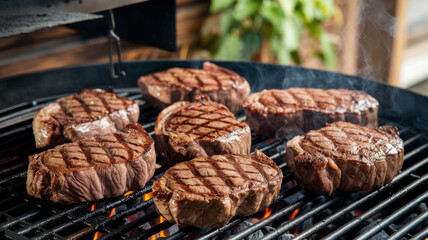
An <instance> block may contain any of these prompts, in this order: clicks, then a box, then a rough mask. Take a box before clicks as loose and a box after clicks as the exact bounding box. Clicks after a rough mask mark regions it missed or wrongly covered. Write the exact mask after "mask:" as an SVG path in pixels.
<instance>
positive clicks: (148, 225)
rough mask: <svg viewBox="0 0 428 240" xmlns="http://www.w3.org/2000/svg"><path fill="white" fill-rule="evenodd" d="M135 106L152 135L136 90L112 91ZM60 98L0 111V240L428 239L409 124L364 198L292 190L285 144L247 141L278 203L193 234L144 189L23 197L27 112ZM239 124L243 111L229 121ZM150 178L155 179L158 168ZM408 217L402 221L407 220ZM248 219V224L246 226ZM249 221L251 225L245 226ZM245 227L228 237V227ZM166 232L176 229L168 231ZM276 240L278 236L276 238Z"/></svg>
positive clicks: (153, 113)
mask: <svg viewBox="0 0 428 240" xmlns="http://www.w3.org/2000/svg"><path fill="white" fill-rule="evenodd" d="M116 92H118V93H119V94H120V95H122V96H126V97H128V98H130V99H134V100H137V101H138V102H139V104H140V109H141V116H140V123H141V124H142V125H143V127H144V128H145V129H146V130H147V131H148V132H149V134H150V135H152V136H153V134H154V132H153V129H154V125H155V121H156V117H157V114H158V111H157V110H155V109H153V108H151V107H150V106H148V105H147V104H145V103H144V101H143V100H142V99H141V97H142V96H141V94H140V93H139V91H138V89H134V88H130V89H117V90H116ZM58 97H62V96H52V97H50V98H45V99H38V100H35V101H32V102H29V103H23V104H20V105H16V106H13V107H10V108H7V109H3V110H0V146H1V149H0V238H2V239H68V238H74V239H95V238H99V239H129V238H132V239H156V238H158V239H212V238H216V239H219V238H225V237H228V238H229V239H244V238H245V237H250V238H251V239H289V238H291V237H294V239H318V238H325V239H351V238H357V239H369V238H370V237H373V236H380V235H382V236H387V237H389V238H390V239H401V238H403V237H404V238H405V239H424V238H425V237H426V236H428V224H427V223H428V210H427V209H426V205H427V203H428V200H427V199H428V191H427V189H428V188H427V183H428V174H426V169H427V167H428V138H427V136H425V135H423V134H421V133H418V132H416V131H414V130H413V129H412V128H411V127H409V126H402V125H398V124H396V123H394V122H390V121H388V120H387V119H383V120H381V121H380V125H393V126H397V127H398V128H399V131H400V137H401V138H402V139H403V140H404V144H405V157H404V164H403V168H402V170H401V172H400V173H399V174H398V176H396V177H395V178H394V180H393V182H392V183H391V184H389V185H387V186H385V187H383V188H380V189H377V190H373V191H370V192H366V193H363V192H358V193H342V192H335V193H334V194H333V195H332V196H328V197H326V196H317V195H312V194H308V193H307V192H305V191H303V190H301V188H300V187H299V186H297V185H296V183H295V181H294V180H293V177H292V176H291V175H290V173H289V171H288V168H287V166H286V164H285V163H284V156H285V150H286V149H285V140H279V139H268V138H255V139H253V142H252V150H253V151H254V148H258V149H259V150H261V151H263V152H264V153H265V154H267V155H268V156H270V157H271V158H272V159H273V160H274V161H275V162H276V163H277V164H278V165H279V166H280V168H281V169H282V171H283V175H284V180H283V186H282V189H281V192H280V195H279V197H278V200H277V201H276V202H275V203H273V204H272V205H271V206H270V207H269V209H270V211H272V213H271V215H266V214H265V216H263V217H262V215H263V213H260V214H256V215H254V216H249V217H239V216H238V217H235V218H233V219H232V220H231V221H230V222H229V224H227V225H226V226H224V227H221V228H218V229H197V228H194V227H185V226H184V227H183V226H177V225H174V224H171V223H168V222H166V221H161V218H160V216H159V214H158V213H157V212H156V211H155V210H154V207H153V200H152V199H150V198H149V197H147V196H149V195H150V192H151V185H150V184H148V185H147V186H146V187H145V188H144V189H141V190H139V191H135V192H133V193H130V194H129V195H126V196H122V197H117V198H112V199H106V200H102V201H99V202H90V203H83V204H77V205H70V206H61V205H58V204H54V203H52V202H50V201H44V200H39V199H36V198H34V197H31V196H29V195H28V194H27V192H26V172H27V165H28V155H30V154H34V153H36V152H37V150H36V149H35V147H34V139H33V134H32V126H31V121H32V118H33V116H34V114H35V112H36V111H37V110H38V109H40V108H42V107H43V106H45V105H46V104H48V103H51V102H54V101H55V99H57V98H58ZM237 117H238V119H239V120H241V121H242V120H244V119H245V117H244V115H243V113H240V114H238V115H237ZM158 162H159V163H160V164H159V165H160V166H158V168H157V169H156V172H155V177H156V176H158V177H159V176H161V175H162V174H163V173H164V172H165V170H166V169H167V167H166V166H164V165H163V163H162V159H161V158H160V157H159V156H158ZM410 215H413V216H414V218H412V219H409V218H408V216H410ZM254 219H256V221H252V220H254ZM249 222H251V223H249ZM243 223H246V225H245V228H242V227H241V228H240V229H241V230H240V231H238V232H237V233H236V234H234V235H230V234H231V232H233V231H232V230H233V229H234V228H237V227H238V226H240V225H242V224H243ZM171 229H175V230H176V231H174V232H172V231H171ZM279 237H280V238H279Z"/></svg>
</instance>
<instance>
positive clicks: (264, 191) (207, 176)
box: [153, 149, 282, 228]
mask: <svg viewBox="0 0 428 240" xmlns="http://www.w3.org/2000/svg"><path fill="white" fill-rule="evenodd" d="M281 183H282V171H281V169H280V168H278V166H277V165H276V164H275V162H274V161H272V159H270V158H269V157H267V156H266V155H264V154H263V153H262V152H260V151H259V150H257V149H256V150H255V153H254V155H253V156H249V155H238V154H225V155H215V156H211V157H198V158H195V159H193V160H191V161H189V162H182V163H179V164H177V165H175V166H173V167H171V168H170V169H168V170H167V171H166V173H165V175H164V176H162V177H161V178H160V179H159V180H158V181H155V182H154V183H153V200H154V203H155V204H156V208H157V209H158V212H159V213H160V214H161V215H162V216H164V217H165V219H167V220H168V221H169V222H172V223H178V224H181V225H191V226H196V227H199V228H215V227H221V226H224V225H226V224H227V223H228V222H229V221H230V219H231V218H232V217H233V216H235V215H239V216H249V215H252V214H254V213H256V212H259V211H262V210H264V209H265V208H267V207H268V206H269V205H270V204H271V203H272V202H273V201H275V200H276V198H277V196H278V192H279V190H280V189H281Z"/></svg>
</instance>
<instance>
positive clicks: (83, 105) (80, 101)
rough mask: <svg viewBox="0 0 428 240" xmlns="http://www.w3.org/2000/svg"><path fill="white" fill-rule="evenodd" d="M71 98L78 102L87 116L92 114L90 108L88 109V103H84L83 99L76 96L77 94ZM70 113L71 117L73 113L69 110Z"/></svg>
mask: <svg viewBox="0 0 428 240" xmlns="http://www.w3.org/2000/svg"><path fill="white" fill-rule="evenodd" d="M73 99H74V100H76V101H77V102H79V103H80V106H81V107H82V108H83V110H84V111H85V112H86V114H87V115H88V116H89V117H91V116H93V114H92V111H91V109H89V107H88V105H86V103H85V101H83V99H81V98H80V97H78V95H74V96H73ZM70 114H71V117H72V116H73V114H72V113H71V112H70Z"/></svg>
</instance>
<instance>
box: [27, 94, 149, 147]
mask: <svg viewBox="0 0 428 240" xmlns="http://www.w3.org/2000/svg"><path fill="white" fill-rule="evenodd" d="M139 115H140V109H139V107H138V104H137V102H135V101H133V100H129V99H127V98H125V97H120V96H118V95H117V94H116V93H109V92H104V91H102V90H99V89H97V90H83V91H82V92H81V93H79V94H77V95H74V96H68V97H64V98H61V99H58V100H57V102H56V103H53V104H49V105H47V106H46V107H44V108H42V109H41V110H40V111H38V112H37V114H36V116H35V117H34V120H33V132H34V137H35V140H36V147H37V148H46V147H52V146H55V145H58V144H61V143H64V142H67V141H76V140H79V139H93V137H94V135H97V134H98V135H99V134H108V133H114V132H116V131H118V130H121V129H123V128H124V127H125V126H126V125H127V124H129V123H136V122H137V121H138V117H139Z"/></svg>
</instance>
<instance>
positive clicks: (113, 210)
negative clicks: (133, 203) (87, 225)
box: [108, 208, 116, 217]
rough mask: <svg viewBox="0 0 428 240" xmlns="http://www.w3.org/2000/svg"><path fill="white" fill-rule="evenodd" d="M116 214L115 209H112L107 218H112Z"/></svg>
mask: <svg viewBox="0 0 428 240" xmlns="http://www.w3.org/2000/svg"><path fill="white" fill-rule="evenodd" d="M115 214H116V208H113V209H112V210H111V211H110V214H109V215H108V217H112V216H113V215H115Z"/></svg>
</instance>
